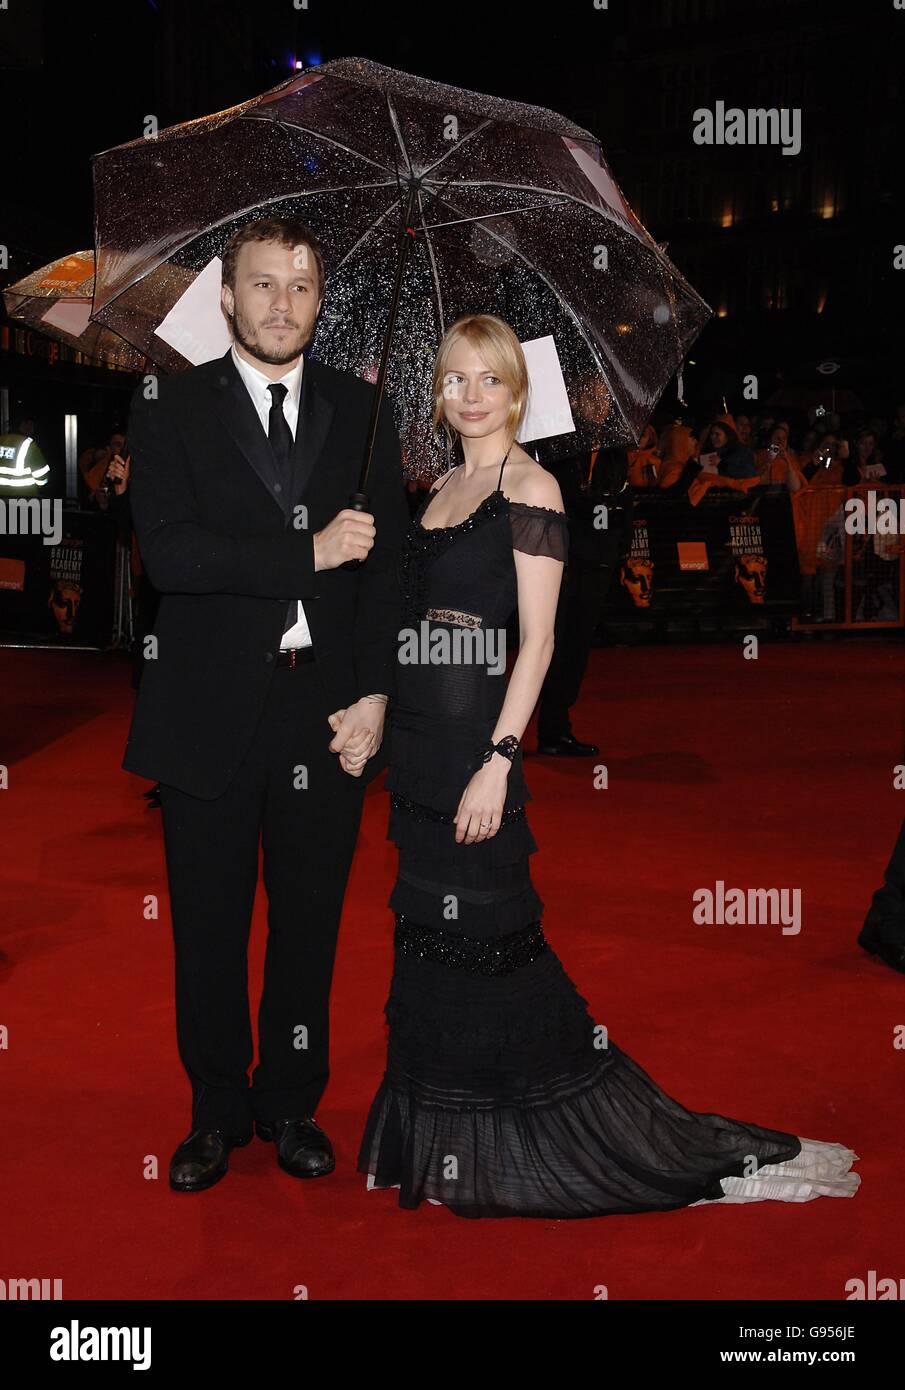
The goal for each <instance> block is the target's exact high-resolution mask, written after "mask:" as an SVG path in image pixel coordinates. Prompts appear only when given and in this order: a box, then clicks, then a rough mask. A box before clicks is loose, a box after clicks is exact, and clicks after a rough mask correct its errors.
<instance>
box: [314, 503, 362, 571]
mask: <svg viewBox="0 0 905 1390" xmlns="http://www.w3.org/2000/svg"><path fill="white" fill-rule="evenodd" d="M376 535H377V528H376V527H375V525H374V518H373V516H372V515H371V513H370V512H354V511H352V508H351V507H344V508H343V509H342V511H341V512H337V513H336V516H335V517H334V518H333V520H332V521H328V523H327V525H326V526H325V527H324V529H323V531H316V532H315V534H314V568H315V569H316V570H335V569H339V567H340V565H344V564H345V563H346V561H347V560H366V559H367V557H368V552H369V551H370V549H371V547H372V546H373V544H374V537H375V536H376Z"/></svg>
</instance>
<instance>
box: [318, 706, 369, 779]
mask: <svg viewBox="0 0 905 1390" xmlns="http://www.w3.org/2000/svg"><path fill="white" fill-rule="evenodd" d="M345 713H346V711H345V710H344V709H340V710H337V711H336V712H335V713H334V714H328V715H327V722H328V723H329V725H330V728H331V729H332V730H333V732H334V733H336V731H337V729H339V728H340V727H341V726H342V722H343V717H344V715H345ZM368 744H369V736H368V735H367V734H365V733H362V735H361V737H360V738H359V739H357V740H354V739H350V740H349V742H348V743H347V744H346V746H345V748H344V749H343V751H342V752H341V753H340V755H339V765H340V767H341V768H342V770H343V772H348V773H349V775H350V776H352V777H360V776H361V774H362V772H363V771H364V765H365V763H366V762H367V761H368V754H367V748H368Z"/></svg>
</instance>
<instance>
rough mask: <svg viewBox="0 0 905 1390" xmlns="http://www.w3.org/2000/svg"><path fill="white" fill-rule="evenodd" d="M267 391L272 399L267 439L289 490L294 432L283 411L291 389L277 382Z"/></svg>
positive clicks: (284, 483)
mask: <svg viewBox="0 0 905 1390" xmlns="http://www.w3.org/2000/svg"><path fill="white" fill-rule="evenodd" d="M267 389H268V391H269V392H270V397H271V405H270V419H269V420H268V422H267V438H268V439H269V440H270V447H271V448H272V449H273V454H274V458H275V459H276V461H277V469H278V471H279V474H280V482H281V483H282V485H283V487H284V488H287V487H288V486H289V459H290V456H291V454H292V430H291V429H290V428H289V421H288V420H287V419H286V414H285V412H284V410H283V401H284V400H285V399H286V395H287V393H288V391H289V387H288V386H284V385H283V383H282V382H281V381H275V382H274V383H273V385H272V386H268V388H267Z"/></svg>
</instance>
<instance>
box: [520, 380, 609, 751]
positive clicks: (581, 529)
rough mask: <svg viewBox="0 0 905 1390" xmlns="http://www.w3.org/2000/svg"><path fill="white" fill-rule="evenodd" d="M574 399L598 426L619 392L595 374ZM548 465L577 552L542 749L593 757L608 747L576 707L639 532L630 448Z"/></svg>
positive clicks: (545, 705) (546, 693) (542, 707)
mask: <svg viewBox="0 0 905 1390" xmlns="http://www.w3.org/2000/svg"><path fill="white" fill-rule="evenodd" d="M572 404H573V408H575V409H577V410H578V411H579V412H580V413H581V414H582V415H583V416H584V418H585V420H587V421H588V422H589V423H590V424H591V426H592V427H593V426H594V425H600V426H602V425H603V423H604V421H605V420H606V418H607V416H608V414H609V412H610V409H611V406H612V398H611V396H610V393H609V391H608V390H607V388H606V386H605V385H604V383H603V382H602V381H601V379H600V377H599V376H597V375H596V374H594V373H592V374H589V375H588V376H586V377H585V378H584V379H583V380H582V381H581V382H580V383H579V387H578V391H577V397H576V399H575V400H574V401H573V402H572ZM545 467H546V468H547V469H548V470H549V471H550V472H551V473H552V474H553V475H554V477H555V478H556V480H557V481H558V483H559V487H560V491H561V492H562V500H563V506H564V507H565V509H566V513H567V515H568V518H569V556H568V561H567V564H566V569H565V573H564V575H563V581H562V588H561V589H560V594H559V602H558V605H557V609H556V628H555V634H554V642H555V645H554V648H553V658H552V660H551V662H550V666H549V668H548V670H547V674H546V677H545V678H544V684H543V688H542V690H541V695H540V701H539V704H538V712H537V751H538V753H542V754H546V755H548V756H556V757H571V758H588V757H594V756H595V755H596V754H597V753H599V752H600V749H599V747H598V746H597V744H596V743H585V742H582V741H581V740H580V739H578V738H576V737H575V735H574V733H573V732H572V723H571V719H570V710H571V709H572V706H573V705H574V704H575V703H576V701H577V699H578V695H579V692H580V690H581V683H582V681H583V679H584V674H585V670H586V669H587V664H588V657H589V655H590V651H591V645H592V643H593V640H594V633H595V632H596V630H597V625H598V623H599V622H600V618H601V614H602V612H603V605H604V601H605V600H606V596H607V593H608V592H609V588H610V584H611V582H612V578H613V574H614V573H615V570H616V566H617V565H618V563H619V561H620V559H621V558H622V556H623V555H624V554H625V553H626V551H627V549H628V545H629V541H630V537H631V529H632V515H633V502H632V494H631V491H630V490H629V488H628V452H627V450H625V449H596V448H595V449H590V450H588V452H587V453H582V454H573V455H571V456H570V457H569V458H566V459H563V460H562V461H560V462H558V463H548V464H545Z"/></svg>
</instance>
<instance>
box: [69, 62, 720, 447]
mask: <svg viewBox="0 0 905 1390" xmlns="http://www.w3.org/2000/svg"><path fill="white" fill-rule="evenodd" d="M93 167H94V184H95V205H96V212H95V220H96V227H95V231H96V253H97V284H96V289H95V302H94V317H95V319H96V320H97V321H98V322H100V323H103V324H105V325H106V326H108V327H110V328H112V329H115V330H116V332H118V333H120V334H121V335H122V336H123V337H125V338H126V339H128V341H129V342H130V343H132V344H133V345H134V346H135V347H136V348H137V349H138V350H139V351H141V352H143V353H147V355H148V356H149V357H151V358H152V359H153V360H155V361H157V362H158V363H160V364H161V365H162V366H163V367H165V368H166V369H168V370H178V369H179V368H180V367H183V366H185V365H187V364H189V363H190V362H193V361H199V360H204V359H205V357H210V356H214V355H219V353H222V351H223V350H224V347H223V342H222V340H221V341H220V342H219V343H218V344H217V346H216V347H215V348H213V349H212V348H211V347H209V346H208V347H205V344H204V342H203V341H200V342H196V341H189V340H190V339H192V337H193V335H192V334H191V333H188V334H186V332H185V330H183V332H182V336H180V335H178V334H177V335H176V336H174V335H173V334H172V333H170V334H169V335H167V334H163V336H162V334H161V333H159V332H158V329H160V328H161V327H162V324H163V321H164V320H165V319H166V318H167V316H168V314H169V313H170V311H171V310H172V309H173V308H174V306H175V305H176V304H177V301H179V300H180V299H181V297H182V296H183V295H184V294H185V293H186V291H187V290H189V289H190V287H192V285H193V282H194V281H195V279H196V277H198V276H199V274H200V273H201V272H202V271H204V270H205V269H206V268H208V269H210V267H211V266H212V263H214V258H216V257H217V256H218V255H219V254H220V252H221V250H222V248H223V246H224V244H225V242H226V241H227V239H228V238H229V237H230V236H231V235H232V233H233V232H234V231H235V230H236V229H237V228H238V227H240V226H242V225H244V224H245V223H246V222H247V221H249V220H252V219H254V218H257V217H260V216H262V215H265V214H267V215H276V216H280V215H291V216H297V217H301V218H302V219H303V220H304V221H305V222H307V223H308V224H309V226H310V227H311V228H312V230H313V231H314V232H315V234H316V235H317V237H318V238H319V240H320V242H321V244H322V246H323V250H324V257H325V262H326V266H327V272H328V284H327V291H326V295H325V301H324V305H323V308H322V310H321V314H320V317H319V320H318V324H317V328H316V331H315V336H314V339H313V342H312V344H311V345H310V346H311V351H312V352H313V354H314V356H316V357H318V358H320V359H321V360H323V361H325V362H327V363H329V364H330V365H332V366H335V367H338V368H340V369H342V370H348V371H352V372H356V373H358V374H359V375H361V376H364V377H369V378H371V379H373V377H374V375H375V368H376V365H377V363H378V362H379V360H380V358H381V353H382V349H383V346H384V340H385V336H386V332H387V327H388V323H389V317H390V313H391V309H398V321H397V324H396V328H395V333H394V335H393V338H392V343H391V349H390V356H389V361H388V366H387V374H386V381H385V389H386V391H387V393H388V394H389V396H390V398H391V399H392V401H393V404H394V409H395V417H396V424H397V428H398V429H399V433H400V437H401V440H402V445H403V454H404V457H405V461H406V466H407V471H409V472H410V473H412V474H419V473H421V474H431V473H434V472H437V471H438V470H439V469H440V468H442V467H445V466H446V462H447V460H446V450H445V446H444V445H443V444H441V443H438V442H436V441H435V440H434V439H433V437H432V432H431V410H432V406H433V395H432V391H431V371H432V367H433V360H434V356H435V354H436V349H437V346H438V344H439V342H440V339H441V338H442V336H443V334H444V332H445V330H446V328H447V327H448V326H449V325H450V324H451V323H452V322H453V321H454V320H455V319H456V318H458V317H459V316H460V315H462V314H464V313H479V312H484V313H494V314H498V315H499V316H500V317H501V318H503V319H505V320H506V322H507V323H509V324H510V325H511V327H512V328H513V330H514V331H515V333H516V334H517V336H518V338H519V339H520V341H521V342H522V343H526V344H528V343H530V344H535V343H536V341H537V340H542V339H547V338H551V337H552V340H553V343H554V344H555V350H556V357H557V358H558V365H559V369H561V372H562V379H561V380H560V381H559V383H558V385H559V386H560V387H562V386H563V383H564V385H565V388H566V391H565V392H562V393H561V394H562V396H563V397H565V395H566V392H567V393H568V395H569V397H570V398H571V400H572V403H573V412H572V413H570V412H569V411H568V409H567V411H566V415H567V423H566V427H565V428H563V423H562V415H561V412H560V415H559V417H558V419H557V424H556V429H555V430H554V429H553V428H548V429H546V430H545V417H544V415H543V413H542V412H541V413H540V414H539V415H536V416H535V419H534V422H533V433H529V434H527V435H526V432H525V430H523V431H522V433H521V434H520V439H521V440H522V442H527V439H528V438H533V439H536V440H538V448H537V452H538V455H539V457H541V458H542V459H555V458H558V457H563V456H565V455H567V454H569V453H573V452H575V451H576V450H577V449H581V448H583V447H586V446H587V445H589V444H603V445H614V444H621V443H627V442H632V441H635V440H636V439H637V438H638V436H639V435H640V433H641V430H642V429H643V427H644V425H645V423H646V421H647V419H648V418H649V416H650V413H651V411H652V409H653V407H654V405H655V404H656V402H657V400H658V398H659V396H660V395H661V393H662V391H663V390H664V388H665V386H666V384H667V382H668V381H669V379H670V377H671V376H672V375H673V373H674V372H675V371H676V369H677V368H678V367H679V365H680V363H681V361H682V358H683V356H684V354H685V352H686V351H687V349H688V346H689V345H690V343H691V342H692V341H693V340H694V338H695V337H696V336H697V334H698V333H699V332H700V330H701V328H702V327H703V325H704V323H705V322H706V320H707V318H708V317H709V314H710V310H709V309H708V308H707V306H706V305H705V304H704V302H703V300H701V298H700V297H699V296H698V295H697V294H696V293H695V291H694V290H693V289H692V288H691V287H690V286H689V285H688V284H687V283H686V282H685V280H684V279H683V278H682V276H681V275H680V274H679V272H678V271H677V270H676V268H675V267H674V266H673V264H672V262H671V261H670V260H669V258H668V257H667V256H666V254H665V252H664V251H662V250H661V249H660V247H658V246H657V244H656V242H655V241H654V240H653V239H652V238H651V237H650V236H649V235H648V233H647V232H646V231H645V229H644V227H643V226H642V225H641V223H640V222H639V221H638V219H637V218H636V217H635V215H634V214H633V213H632V211H631V209H630V208H629V206H628V204H627V203H626V201H625V199H624V198H623V196H622V194H621V192H620V191H619V189H618V187H617V185H616V183H615V181H614V180H613V178H612V175H611V174H610V172H609V170H608V168H607V166H606V164H605V163H604V161H603V158H602V155H601V151H600V145H599V143H598V141H597V140H596V138H595V137H594V136H593V135H591V134H590V133H589V132H587V131H585V130H583V129H581V127H579V126H576V125H574V124H573V123H572V122H571V121H568V120H566V119H564V118H563V117H562V116H559V115H557V114H556V113H554V112H551V111H547V110H545V109H543V108H541V107H536V106H528V105H524V104H522V103H518V102H512V101H505V100H502V99H499V98H497V97H491V96H483V95H480V94H477V93H473V92H468V91H464V90H462V89H459V88H456V87H450V86H446V85H443V84H440V83H436V82H431V81H427V80H426V79H423V78H420V77H416V76H412V75H410V74H408V73H403V72H398V71H396V70H394V69H392V68H386V67H383V66H381V65H380V64H377V63H372V62H369V61H367V60H364V59H358V58H345V59H340V60H338V61H336V62H331V63H326V64H323V65H321V66H319V67H315V68H312V69H309V70H307V71H306V72H304V73H303V74H302V75H301V76H297V77H293V78H291V79H289V80H288V81H287V82H284V83H282V84H281V85H280V86H279V87H276V88H274V89H273V90H272V91H270V92H267V93H265V94H264V95H262V96H259V97H255V98H253V99H252V100H250V101H247V102H243V103H242V104H241V105H239V106H235V107H232V108H230V109H229V110H226V111H222V112H219V113H217V114H215V115H211V116H206V117H202V118H200V119H199V120H194V121H189V122H186V123H184V124H181V125H178V126H172V127H170V128H169V129H166V130H163V131H161V132H159V134H158V135H157V137H156V138H154V139H138V140H134V141H131V142H130V143H129V144H126V145H120V146H118V147H116V148H115V149H112V150H107V151H105V152H104V153H102V154H98V155H95V157H94V161H93ZM412 195H414V196H412ZM405 209H409V210H410V211H411V222H410V225H411V229H412V238H411V245H410V247H409V251H408V255H407V260H406V264H405V273H404V276H403V278H402V282H401V285H400V287H399V293H398V302H395V303H394V296H393V287H394V276H395V271H396V267H397V264H398V258H399V250H398V247H399V234H400V226H401V223H402V217H403V212H404V210H405ZM224 331H225V325H224ZM168 339H169V340H168ZM545 370H546V371H547V372H548V374H549V368H545ZM588 376H590V377H593V378H596V379H597V380H599V381H602V382H603V383H604V384H605V386H606V388H607V391H608V393H609V400H610V405H609V408H608V411H607V413H606V418H605V420H602V421H601V420H600V419H597V420H595V421H587V420H585V419H584V418H583V417H581V416H580V415H579V414H578V413H575V412H574V404H575V401H576V400H577V388H578V385H579V383H580V382H582V381H583V380H584V379H586V378H587V377H588ZM556 384H557V383H553V385H554V386H555V385H556ZM533 385H534V383H533ZM550 418H551V417H549V416H548V417H546V419H547V420H548V421H549V419H550Z"/></svg>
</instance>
